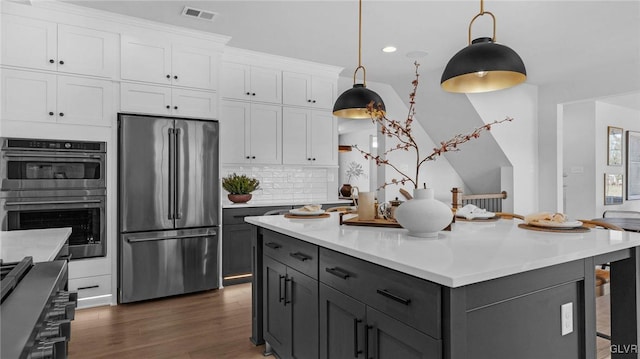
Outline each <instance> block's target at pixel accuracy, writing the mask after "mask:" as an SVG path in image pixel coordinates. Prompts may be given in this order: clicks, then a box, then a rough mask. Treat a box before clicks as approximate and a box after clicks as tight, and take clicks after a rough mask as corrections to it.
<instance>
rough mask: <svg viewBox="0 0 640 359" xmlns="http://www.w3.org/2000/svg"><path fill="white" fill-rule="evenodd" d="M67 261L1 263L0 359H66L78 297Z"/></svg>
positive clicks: (28, 259) (30, 259)
mask: <svg viewBox="0 0 640 359" xmlns="http://www.w3.org/2000/svg"><path fill="white" fill-rule="evenodd" d="M67 282H68V267H67V262H66V261H63V260H61V261H53V262H42V263H35V264H34V263H33V259H32V258H31V257H25V258H24V259H22V260H21V261H20V262H17V263H2V261H0V295H1V297H2V302H1V303H2V305H0V316H1V317H2V321H1V323H0V326H1V328H0V335H1V342H2V349H1V353H0V357H1V358H16V359H36V358H55V359H59V358H66V357H67V342H68V341H69V339H70V336H71V320H73V318H74V316H75V308H76V304H77V294H76V293H72V292H69V291H67Z"/></svg>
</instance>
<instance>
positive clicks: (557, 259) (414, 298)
mask: <svg viewBox="0 0 640 359" xmlns="http://www.w3.org/2000/svg"><path fill="white" fill-rule="evenodd" d="M245 220H246V221H247V222H248V223H251V224H253V225H255V226H256V227H255V238H254V243H253V252H254V258H255V260H254V264H253V266H254V268H253V270H254V282H253V293H254V298H253V300H254V305H253V331H252V337H251V340H252V341H253V342H254V343H255V344H261V343H262V342H266V343H267V347H266V348H267V349H266V350H267V351H270V350H273V351H275V352H276V354H277V355H278V356H279V357H280V358H447V359H462V358H536V359H537V358H562V359H565V358H589V359H591V358H595V357H596V342H595V341H596V324H595V323H596V322H595V288H594V287H595V279H594V277H595V275H594V268H595V266H596V265H597V264H601V263H610V264H611V307H612V308H611V325H612V332H611V334H612V342H611V353H612V358H638V343H639V342H640V340H639V333H640V331H639V330H638V319H639V316H640V308H639V306H640V304H639V303H640V301H639V298H640V280H639V276H640V275H639V273H640V264H639V261H638V257H639V256H640V249H639V248H640V247H639V246H640V234H637V233H630V232H616V231H608V230H601V229H591V230H590V231H588V232H585V233H579V232H574V233H550V232H540V231H531V230H527V229H523V228H519V227H518V223H522V222H520V221H519V220H504V219H503V220H499V221H496V222H483V223H476V222H466V223H461V222H458V223H455V224H454V225H453V228H452V230H451V231H448V232H441V233H440V234H439V237H438V238H437V239H418V238H413V237H408V236H407V231H406V230H404V229H392V228H377V227H361V226H348V225H340V222H339V215H338V214H331V216H330V217H329V218H309V219H289V218H286V217H284V216H264V217H247V218H246V219H245Z"/></svg>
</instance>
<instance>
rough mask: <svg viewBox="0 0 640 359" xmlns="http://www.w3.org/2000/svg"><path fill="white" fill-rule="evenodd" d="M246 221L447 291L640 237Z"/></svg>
mask: <svg viewBox="0 0 640 359" xmlns="http://www.w3.org/2000/svg"><path fill="white" fill-rule="evenodd" d="M245 221H246V222H248V223H251V224H254V225H257V226H260V227H264V228H266V229H270V230H273V231H276V232H279V233H282V234H286V235H289V236H292V237H295V238H298V239H301V240H304V241H307V242H310V243H314V244H317V245H319V246H321V247H325V248H328V249H332V250H335V251H338V252H341V253H345V254H348V255H351V256H353V257H356V258H360V259H363V260H366V261H369V262H372V263H376V264H379V265H382V266H385V267H388V268H392V269H395V270H398V271H400V272H404V273H408V274H411V275H414V276H416V277H419V278H423V279H426V280H429V281H432V282H435V283H438V284H441V285H445V286H448V287H460V286H464V285H469V284H474V283H478V282H482V281H485V280H489V279H494V278H499V277H503V276H507V275H511V274H516V273H521V272H525V271H529V270H533V269H538V268H542V267H546V266H551V265H555V264H560V263H566V262H569V261H572V260H577V259H582V258H587V257H591V256H595V255H599V254H603V253H609V252H614V251H617V250H621V249H627V248H631V247H637V246H640V233H633V232H618V231H608V230H603V229H592V230H591V231H589V232H586V233H551V232H540V231H531V230H527V229H522V228H518V226H517V225H518V223H522V221H520V220H517V219H515V220H506V219H503V220H499V221H497V222H484V223H478V222H460V221H459V222H456V223H454V224H453V225H452V230H451V231H450V232H448V231H442V232H440V234H439V235H438V238H437V239H435V238H433V239H420V238H415V237H409V236H407V230H405V229H394V228H380V227H362V226H351V225H342V226H341V225H339V217H338V214H337V213H332V214H331V217H330V218H314V219H289V218H284V216H262V217H245Z"/></svg>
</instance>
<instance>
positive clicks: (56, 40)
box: [2, 14, 118, 78]
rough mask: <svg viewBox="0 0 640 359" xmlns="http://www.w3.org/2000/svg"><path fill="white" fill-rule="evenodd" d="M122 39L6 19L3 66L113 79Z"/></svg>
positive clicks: (23, 18)
mask: <svg viewBox="0 0 640 359" xmlns="http://www.w3.org/2000/svg"><path fill="white" fill-rule="evenodd" d="M117 44H118V35H117V34H114V33H110V32H105V31H98V30H93V29H88V28H83V27H77V26H69V25H58V24H55V23H52V22H48V21H42V20H35V19H30V18H25V17H20V16H13V15H5V14H3V15H2V64H3V65H9V66H17V67H24V68H32V69H40V70H50V71H59V72H65V73H70V74H79V75H90V76H98V77H107V78H111V77H114V76H115V75H116V65H117Z"/></svg>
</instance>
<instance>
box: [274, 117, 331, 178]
mask: <svg viewBox="0 0 640 359" xmlns="http://www.w3.org/2000/svg"><path fill="white" fill-rule="evenodd" d="M337 137H338V130H337V119H336V118H335V117H333V115H332V114H331V113H330V112H328V111H317V110H310V109H304V108H290V107H285V108H284V109H283V112H282V163H283V164H289V165H323V166H324V165H336V164H337V163H338V161H337V159H338V145H337Z"/></svg>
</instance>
